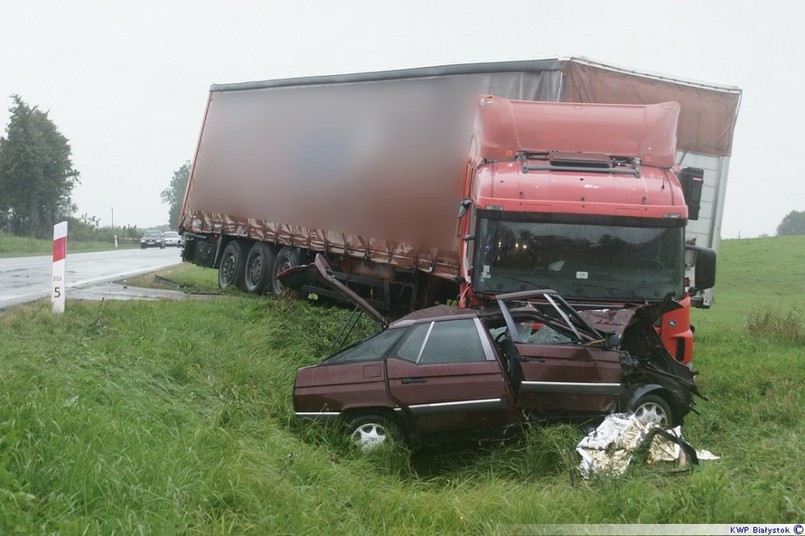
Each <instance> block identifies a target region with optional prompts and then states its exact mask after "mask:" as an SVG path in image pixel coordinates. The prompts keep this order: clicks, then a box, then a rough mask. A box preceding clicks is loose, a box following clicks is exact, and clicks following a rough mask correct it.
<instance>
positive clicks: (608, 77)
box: [178, 58, 741, 364]
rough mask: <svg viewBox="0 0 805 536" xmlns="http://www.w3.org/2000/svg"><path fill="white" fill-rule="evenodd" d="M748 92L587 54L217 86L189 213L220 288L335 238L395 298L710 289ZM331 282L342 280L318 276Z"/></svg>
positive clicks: (693, 299) (673, 331)
mask: <svg viewBox="0 0 805 536" xmlns="http://www.w3.org/2000/svg"><path fill="white" fill-rule="evenodd" d="M740 96H741V93H740V90H739V89H737V88H733V87H726V86H715V85H712V84H703V83H697V82H689V81H681V80H675V79H669V78H667V77H660V76H656V75H651V74H646V73H636V72H633V71H627V70H624V69H620V68H616V67H613V66H609V65H604V64H600V63H595V62H591V61H589V60H586V59H583V58H570V59H547V60H531V61H516V62H496V63H480V64H465V65H449V66H440V67H427V68H416V69H406V70H397V71H385V72H375V73H356V74H347V75H328V76H320V77H305V78H293V79H280V80H268V81H262V82H247V83H236V84H224V85H213V86H212V87H211V88H210V93H209V99H208V101H207V107H206V111H205V114H204V120H203V125H202V129H201V134H200V137H199V142H198V146H197V149H196V153H195V157H194V158H193V163H192V167H191V173H190V178H189V180H188V184H187V189H186V192H185V197H184V203H183V207H182V211H181V216H180V219H179V225H178V226H179V230H180V232H182V233H183V234H184V238H185V240H184V248H183V252H182V258H183V260H185V261H187V262H192V263H195V264H197V265H201V266H206V267H211V268H215V269H217V270H218V282H219V285H220V286H221V287H222V288H227V287H237V288H241V289H243V290H245V291H247V292H250V293H254V294H262V293H265V292H272V293H275V294H281V293H282V292H283V291H284V289H283V285H282V283H281V281H278V280H277V278H276V276H277V275H278V274H279V273H281V272H283V271H284V270H287V269H288V268H291V267H294V266H297V265H301V264H305V263H308V262H310V261H311V260H312V259H313V256H314V255H315V254H316V253H321V254H323V255H324V256H325V257H326V258H327V259H328V261H329V263H330V265H331V266H332V268H333V271H334V274H335V276H336V277H337V278H339V279H340V280H341V281H342V282H344V283H346V284H347V285H348V286H350V287H351V288H353V289H354V290H356V291H357V292H359V293H360V294H361V295H362V296H363V297H364V298H365V299H366V300H367V301H368V302H369V303H370V304H371V305H372V306H374V307H377V308H379V309H385V310H393V309H395V308H397V309H403V310H413V309H417V308H420V307H424V306H427V305H431V304H434V303H446V302H452V301H455V302H456V303H458V304H459V305H461V306H474V305H477V304H479V303H481V302H484V301H486V300H489V299H494V296H495V295H498V294H504V293H511V292H521V291H527V290H534V289H541V288H551V289H553V290H556V291H558V292H560V293H561V294H562V295H563V296H564V297H565V299H567V300H568V301H569V302H571V303H573V304H574V306H575V307H577V308H581V309H585V308H595V309H602V308H618V307H622V306H624V304H634V303H654V302H657V303H659V302H660V301H662V300H663V299H664V298H665V297H666V296H668V295H669V294H670V295H673V297H674V298H675V299H677V300H678V301H679V302H680V303H681V304H682V305H683V307H682V308H681V309H678V310H676V311H673V312H670V313H666V314H665V315H664V316H663V317H662V318H661V319H660V320H659V321H658V322H657V324H656V327H657V329H658V331H659V333H660V335H661V337H662V340H663V343H664V344H665V346H666V348H667V349H668V351H669V353H671V355H673V356H674V357H675V358H676V359H677V360H679V361H680V362H682V363H686V364H687V363H689V362H690V361H691V359H692V356H693V336H692V328H691V324H690V308H691V307H692V306H697V307H709V306H710V304H711V302H712V290H711V289H712V287H713V284H714V280H715V250H716V249H717V247H718V240H719V230H720V223H721V215H722V212H723V203H724V194H725V189H726V179H727V171H728V163H729V155H730V152H731V148H732V136H733V132H734V127H735V121H736V118H737V112H738V107H739V103H740ZM315 290H316V293H317V294H319V295H323V296H327V295H328V290H327V289H323V288H321V289H315Z"/></svg>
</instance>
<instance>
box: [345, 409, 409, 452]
mask: <svg viewBox="0 0 805 536" xmlns="http://www.w3.org/2000/svg"><path fill="white" fill-rule="evenodd" d="M348 433H349V442H350V443H351V444H352V445H354V446H355V447H356V448H357V449H358V450H360V451H361V452H369V451H372V450H374V449H376V448H379V447H381V446H383V445H391V444H393V443H394V441H395V440H397V439H398V438H399V437H400V429H399V428H398V427H397V425H396V424H394V423H393V422H392V421H390V420H389V419H388V418H386V417H383V416H381V415H376V414H372V413H367V414H364V415H359V416H357V417H355V418H354V419H352V420H351V421H350V423H349V427H348Z"/></svg>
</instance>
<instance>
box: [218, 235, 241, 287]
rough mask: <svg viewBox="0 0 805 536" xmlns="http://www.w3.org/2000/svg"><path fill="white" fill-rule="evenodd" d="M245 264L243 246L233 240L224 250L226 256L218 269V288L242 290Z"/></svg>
mask: <svg viewBox="0 0 805 536" xmlns="http://www.w3.org/2000/svg"><path fill="white" fill-rule="evenodd" d="M244 264H245V259H244V258H243V246H242V245H241V243H240V242H238V241H237V240H232V241H231V242H230V243H229V244H227V246H226V247H225V248H224V254H223V256H222V257H221V266H220V267H219V268H218V287H219V288H222V289H227V288H241V289H242V288H243V272H244V269H243V267H244Z"/></svg>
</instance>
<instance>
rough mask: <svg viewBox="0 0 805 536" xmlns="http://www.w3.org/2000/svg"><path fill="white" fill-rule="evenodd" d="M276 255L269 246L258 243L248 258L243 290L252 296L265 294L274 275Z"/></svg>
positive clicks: (250, 251)
mask: <svg viewBox="0 0 805 536" xmlns="http://www.w3.org/2000/svg"><path fill="white" fill-rule="evenodd" d="M275 258H276V255H274V250H272V249H271V247H270V246H269V245H268V244H264V243H262V242H256V243H255V244H254V245H253V246H252V248H251V249H250V250H249V255H248V256H247V257H246V271H245V273H244V277H243V288H244V289H245V290H246V292H248V293H250V294H258V295H259V294H262V293H263V292H265V290H266V288H267V287H268V285H269V283H271V277H272V276H273V274H274V261H275Z"/></svg>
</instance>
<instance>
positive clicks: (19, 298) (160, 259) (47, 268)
mask: <svg viewBox="0 0 805 536" xmlns="http://www.w3.org/2000/svg"><path fill="white" fill-rule="evenodd" d="M181 262H182V260H181V250H180V249H178V248H165V249H117V250H112V251H98V252H93V253H70V250H69V244H68V249H67V262H66V279H67V282H66V287H67V300H70V299H71V298H80V297H82V296H85V297H89V296H93V297H94V296H98V295H100V294H99V293H101V292H103V289H104V288H107V289H109V291H111V290H114V289H113V288H112V287H110V286H109V285H108V284H107V283H108V282H110V281H115V280H117V279H121V278H123V277H131V276H134V275H138V274H144V273H148V272H154V271H157V270H160V269H162V268H165V267H167V266H172V265H174V264H179V263H181ZM51 271H52V258H51V256H50V255H41V256H36V257H14V258H0V309H4V308H6V307H10V306H12V305H17V304H20V303H26V302H30V301H34V300H38V299H41V298H48V297H50V293H51ZM90 299H93V298H90ZM97 299H99V298H97Z"/></svg>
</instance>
